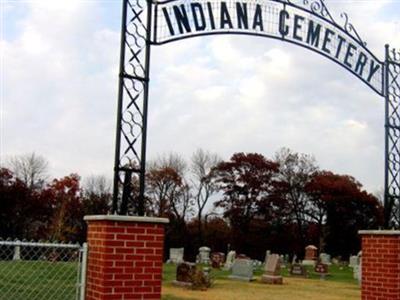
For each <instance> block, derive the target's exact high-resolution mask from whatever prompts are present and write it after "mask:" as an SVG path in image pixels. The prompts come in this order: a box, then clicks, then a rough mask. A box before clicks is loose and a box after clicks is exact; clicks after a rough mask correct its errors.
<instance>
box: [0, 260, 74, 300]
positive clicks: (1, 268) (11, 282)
mask: <svg viewBox="0 0 400 300" xmlns="http://www.w3.org/2000/svg"><path fill="white" fill-rule="evenodd" d="M77 268H78V264H77V263H72V262H49V261H18V262H16V261H0V300H29V299H51V300H68V299H71V300H73V299H75V295H76V282H77Z"/></svg>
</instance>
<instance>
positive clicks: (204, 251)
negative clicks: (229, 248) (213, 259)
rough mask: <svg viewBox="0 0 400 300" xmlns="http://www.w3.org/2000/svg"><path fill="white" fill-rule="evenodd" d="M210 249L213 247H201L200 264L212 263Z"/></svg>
mask: <svg viewBox="0 0 400 300" xmlns="http://www.w3.org/2000/svg"><path fill="white" fill-rule="evenodd" d="M210 251H211V249H210V248H208V247H205V246H203V247H200V248H199V255H198V262H199V263H200V264H209V263H210Z"/></svg>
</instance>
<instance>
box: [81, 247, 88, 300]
mask: <svg viewBox="0 0 400 300" xmlns="http://www.w3.org/2000/svg"><path fill="white" fill-rule="evenodd" d="M87 256H88V246H87V243H83V245H82V261H81V264H82V265H81V278H80V279H81V285H80V296H79V299H80V300H85V291H86V271H87Z"/></svg>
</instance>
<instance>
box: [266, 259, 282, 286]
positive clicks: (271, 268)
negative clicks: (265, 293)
mask: <svg viewBox="0 0 400 300" xmlns="http://www.w3.org/2000/svg"><path fill="white" fill-rule="evenodd" d="M280 260H281V259H280V257H279V255H278V254H270V255H268V260H267V263H266V264H265V269H264V274H263V275H262V277H261V282H263V283H269V284H282V282H283V279H282V276H281V275H280V269H281V267H280V265H281V263H280Z"/></svg>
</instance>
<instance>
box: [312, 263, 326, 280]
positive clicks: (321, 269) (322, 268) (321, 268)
mask: <svg viewBox="0 0 400 300" xmlns="http://www.w3.org/2000/svg"><path fill="white" fill-rule="evenodd" d="M328 270H329V269H328V265H327V264H324V263H320V262H319V263H317V264H316V265H315V268H314V271H315V273H318V274H319V275H320V276H321V279H325V277H326V276H327V275H328V274H329V271H328Z"/></svg>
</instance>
